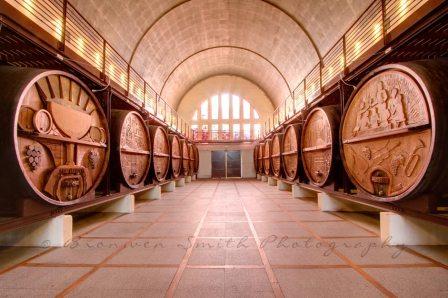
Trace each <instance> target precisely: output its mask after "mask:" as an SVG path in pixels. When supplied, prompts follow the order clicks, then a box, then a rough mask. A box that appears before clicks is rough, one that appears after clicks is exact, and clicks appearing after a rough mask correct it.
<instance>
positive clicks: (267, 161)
mask: <svg viewBox="0 0 448 298" xmlns="http://www.w3.org/2000/svg"><path fill="white" fill-rule="evenodd" d="M271 143H272V142H271V140H266V143H265V144H264V148H263V169H264V173H265V174H266V175H269V174H270V173H271Z"/></svg>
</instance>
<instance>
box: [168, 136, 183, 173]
mask: <svg viewBox="0 0 448 298" xmlns="http://www.w3.org/2000/svg"><path fill="white" fill-rule="evenodd" d="M168 138H169V140H170V146H171V150H170V157H171V163H170V173H171V177H172V178H177V177H179V175H180V172H181V170H182V155H181V154H182V146H181V144H180V139H179V137H178V136H176V135H175V134H170V135H168Z"/></svg>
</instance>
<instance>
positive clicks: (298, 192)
mask: <svg viewBox="0 0 448 298" xmlns="http://www.w3.org/2000/svg"><path fill="white" fill-rule="evenodd" d="M316 196H317V193H316V192H315V191H312V190H309V189H306V188H303V187H301V186H299V185H293V186H292V197H293V198H294V199H297V198H315V197H316Z"/></svg>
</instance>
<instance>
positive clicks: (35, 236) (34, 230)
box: [0, 215, 73, 247]
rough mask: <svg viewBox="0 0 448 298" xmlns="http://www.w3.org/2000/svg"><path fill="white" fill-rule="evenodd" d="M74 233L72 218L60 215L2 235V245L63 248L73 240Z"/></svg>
mask: <svg viewBox="0 0 448 298" xmlns="http://www.w3.org/2000/svg"><path fill="white" fill-rule="evenodd" d="M72 233H73V218H72V216H71V215H59V216H57V217H54V218H51V219H47V220H43V221H39V222H37V223H34V224H31V225H28V226H26V227H23V228H20V229H17V230H13V231H9V232H6V233H3V234H0V245H1V246H36V247H62V246H64V245H65V244H67V243H69V242H70V241H71V240H72V235H73V234H72Z"/></svg>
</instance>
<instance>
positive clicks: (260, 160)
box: [257, 143, 265, 174]
mask: <svg viewBox="0 0 448 298" xmlns="http://www.w3.org/2000/svg"><path fill="white" fill-rule="evenodd" d="M264 146H265V144H264V143H260V145H259V147H258V154H257V163H258V166H257V168H258V173H260V174H262V173H263V154H264Z"/></svg>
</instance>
